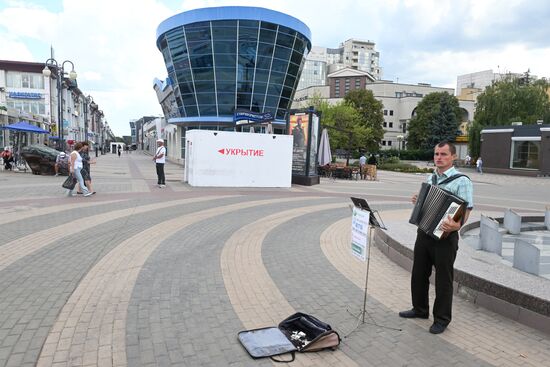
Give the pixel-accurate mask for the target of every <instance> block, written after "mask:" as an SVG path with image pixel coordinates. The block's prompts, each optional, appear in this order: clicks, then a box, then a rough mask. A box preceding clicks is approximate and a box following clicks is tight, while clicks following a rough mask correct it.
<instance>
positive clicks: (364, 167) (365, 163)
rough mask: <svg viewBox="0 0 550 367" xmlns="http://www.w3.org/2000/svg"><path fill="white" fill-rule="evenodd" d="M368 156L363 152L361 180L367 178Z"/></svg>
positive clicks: (360, 169)
mask: <svg viewBox="0 0 550 367" xmlns="http://www.w3.org/2000/svg"><path fill="white" fill-rule="evenodd" d="M366 170H367V157H365V154H364V153H363V154H361V157H360V158H359V174H360V175H361V180H364V179H366V178H367V172H366Z"/></svg>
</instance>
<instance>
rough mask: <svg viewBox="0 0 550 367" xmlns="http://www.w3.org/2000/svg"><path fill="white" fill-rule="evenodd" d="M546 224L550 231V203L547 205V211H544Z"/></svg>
mask: <svg viewBox="0 0 550 367" xmlns="http://www.w3.org/2000/svg"><path fill="white" fill-rule="evenodd" d="M544 225H545V226H546V229H547V230H549V231H550V205H548V206H547V207H546V211H545V212H544Z"/></svg>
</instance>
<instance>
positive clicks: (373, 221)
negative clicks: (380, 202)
mask: <svg viewBox="0 0 550 367" xmlns="http://www.w3.org/2000/svg"><path fill="white" fill-rule="evenodd" d="M350 199H351V201H352V202H353V205H354V206H355V207H357V208H359V209H361V210H364V211H367V212H369V243H368V252H367V272H366V275H365V293H364V296H363V309H362V310H361V311H360V313H359V314H358V315H353V314H352V315H353V316H355V317H356V318H357V319H358V320H360V321H358V322H357V325H356V326H355V328H353V330H352V331H350V332H349V333H348V334H347V335H346V336H345V337H348V336H349V335H350V334H351V333H353V332H354V331H355V330H356V329H357V328H358V327H359V325H360V324H365V323H367V324H371V325H376V326H379V327H383V328H386V329H391V330H397V331H401V329H398V328H393V327H389V326H383V325H379V324H377V323H376V322H375V321H374V319H373V318H372V316H371V315H370V314H369V313H368V311H367V289H368V284H369V266H370V248H371V246H372V245H373V242H372V237H373V233H374V229H375V228H380V229H387V228H386V226H385V225H384V222H383V221H382V218H381V217H380V213H379V212H378V211H377V210H372V209H371V208H370V206H369V204H368V203H367V200H365V199H362V198H356V197H351V198H350ZM375 214H377V216H378V218H377V217H375ZM348 312H349V310H348ZM350 313H351V312H350ZM366 314H368V315H369V318H370V319H371V320H372V322H370V323H368V322H365V315H366Z"/></svg>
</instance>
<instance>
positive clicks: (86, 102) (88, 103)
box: [84, 95, 94, 141]
mask: <svg viewBox="0 0 550 367" xmlns="http://www.w3.org/2000/svg"><path fill="white" fill-rule="evenodd" d="M92 103H94V99H93V98H92V96H90V95H88V96H86V97H84V141H88V106H91V104H92Z"/></svg>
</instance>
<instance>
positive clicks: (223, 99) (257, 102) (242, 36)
mask: <svg viewBox="0 0 550 367" xmlns="http://www.w3.org/2000/svg"><path fill="white" fill-rule="evenodd" d="M157 47H158V48H159V50H160V51H161V52H162V55H163V57H164V62H165V64H166V69H167V71H168V76H169V78H170V79H171V81H172V83H173V88H174V96H175V99H176V103H177V108H178V112H179V117H178V118H175V119H171V120H170V122H175V123H178V122H181V123H185V122H188V123H191V122H197V121H203V122H213V123H215V122H217V123H231V122H232V121H233V113H234V111H235V110H236V109H246V110H251V111H254V112H271V113H272V114H273V115H274V116H275V118H276V121H280V122H284V121H285V120H286V118H287V114H288V109H289V108H290V105H291V102H292V98H293V96H294V92H295V90H296V86H297V84H298V82H299V79H300V73H301V70H302V68H303V64H304V62H305V56H306V55H307V53H308V52H309V50H310V49H311V33H310V31H309V28H308V27H307V26H306V25H305V24H303V23H302V22H300V21H299V20H297V19H296V18H293V17H290V16H288V15H286V14H282V13H279V12H275V11H272V10H268V9H263V8H252V7H219V8H204V9H197V10H192V11H189V12H184V13H181V14H178V15H176V16H174V17H171V18H168V19H167V20H165V21H164V22H162V23H161V24H160V26H159V28H158V30H157Z"/></svg>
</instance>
